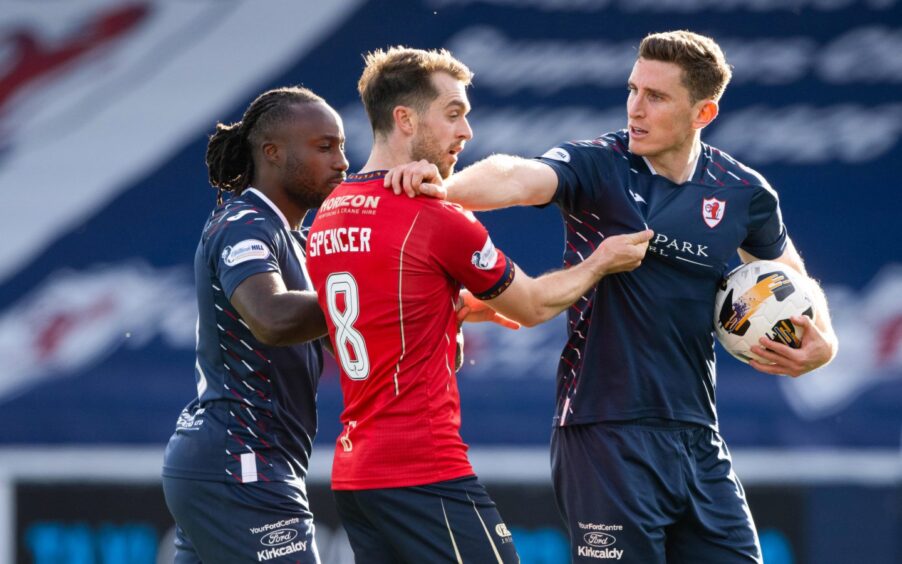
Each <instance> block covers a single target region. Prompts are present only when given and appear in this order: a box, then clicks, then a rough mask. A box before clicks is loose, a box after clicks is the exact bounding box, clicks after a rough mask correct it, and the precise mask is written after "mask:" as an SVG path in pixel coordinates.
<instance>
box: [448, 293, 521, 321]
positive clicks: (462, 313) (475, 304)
mask: <svg viewBox="0 0 902 564" xmlns="http://www.w3.org/2000/svg"><path fill="white" fill-rule="evenodd" d="M457 321H458V322H459V323H464V322H466V323H484V322H491V323H497V324H498V325H501V326H502V327H506V328H508V329H519V328H520V324H519V323H517V322H516V321H514V320H513V319H508V318H507V317H504V316H503V315H501V314H500V313H498V312H497V311H495V310H494V309H492V308H491V306H489V304H487V303H485V302H483V301H480V300H478V299H476V297H475V296H474V295H473V294H471V293H470V292H468V291H467V290H461V292H460V301H459V307H458V309H457Z"/></svg>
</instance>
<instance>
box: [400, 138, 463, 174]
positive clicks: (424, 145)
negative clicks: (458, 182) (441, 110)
mask: <svg viewBox="0 0 902 564" xmlns="http://www.w3.org/2000/svg"><path fill="white" fill-rule="evenodd" d="M447 154H448V151H447V150H445V149H442V148H441V147H439V144H438V142H437V141H436V140H435V137H433V136H432V134H431V132H429V131H428V130H426V131H422V132H421V133H420V134H419V135H417V136H416V137H414V139H413V143H412V145H411V147H410V158H411V160H414V161H418V160H421V159H425V160H426V161H429V162H430V163H432V164H434V165H435V166H436V167H437V168H438V172H439V174H440V175H441V177H442V178H443V179H447V178H448V177H449V176H451V173H452V172H454V163H451V164H448V163H447V162H446V161H445V160H444V157H445V156H447Z"/></svg>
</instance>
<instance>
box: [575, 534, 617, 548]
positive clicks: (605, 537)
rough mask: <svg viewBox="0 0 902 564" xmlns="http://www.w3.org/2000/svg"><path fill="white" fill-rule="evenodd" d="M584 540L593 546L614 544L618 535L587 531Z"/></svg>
mask: <svg viewBox="0 0 902 564" xmlns="http://www.w3.org/2000/svg"><path fill="white" fill-rule="evenodd" d="M583 540H584V541H586V544H590V545H592V546H613V545H614V543H615V542H617V537H615V536H614V535H609V534H607V533H586V534H584V535H583Z"/></svg>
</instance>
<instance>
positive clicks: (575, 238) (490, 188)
mask: <svg viewBox="0 0 902 564" xmlns="http://www.w3.org/2000/svg"><path fill="white" fill-rule="evenodd" d="M730 76H731V71H730V67H729V66H728V65H727V63H726V60H725V58H724V55H723V52H722V51H721V49H720V47H719V46H718V45H717V44H716V43H715V42H714V41H713V40H712V39H710V38H707V37H704V36H700V35H698V34H695V33H691V32H688V31H675V32H667V33H657V34H652V35H649V36H648V37H646V38H645V39H644V40H643V41H642V43H641V45H640V47H639V53H638V58H637V61H636V63H635V65H634V66H633V70H632V73H631V75H630V77H629V80H628V83H627V84H628V89H629V95H628V98H627V106H626V109H627V118H628V128H627V129H626V130H623V131H619V132H614V133H608V134H605V135H602V136H600V137H598V138H597V139H593V140H588V141H576V142H570V143H563V144H561V145H559V146H557V147H555V148H552V149H551V150H549V151H548V152H547V153H545V154H544V155H543V156H541V157H539V158H538V159H535V160H526V159H521V158H517V157H512V156H507V155H493V156H491V157H489V158H487V159H485V160H483V161H481V162H479V163H476V164H474V165H472V166H470V167H469V168H467V169H465V170H463V171H461V172H460V173H458V174H456V175H454V176H453V177H451V178H450V179H449V180H448V181H447V182H445V183H444V186H443V187H442V186H439V185H438V184H440V183H441V176H440V175H439V174H438V172H437V171H436V170H435V169H434V167H432V166H430V165H429V164H428V163H423V162H421V163H412V164H409V165H405V166H402V167H399V168H398V169H395V170H393V171H392V172H391V173H390V174H389V175H388V176H387V177H386V180H385V185H386V186H389V185H391V186H393V187H394V189H395V190H396V191H397V192H400V191H401V190H402V189H403V190H405V191H407V193H408V195H415V194H416V193H426V194H429V195H436V196H439V197H447V198H448V199H449V200H450V201H452V202H457V203H459V204H461V205H463V206H464V207H465V208H468V209H471V210H484V209H496V208H503V207H507V206H513V205H536V206H543V205H546V204H549V203H555V204H557V205H558V207H559V208H560V209H561V213H562V215H563V219H564V223H565V225H566V227H567V234H566V239H567V246H566V250H565V252H564V263H565V264H569V265H576V264H579V263H581V262H582V261H583V260H584V258H585V256H586V255H587V253H589V252H591V250H592V249H593V248H595V247H597V246H598V245H599V244H601V243H602V242H603V241H605V240H607V238H609V237H611V236H614V235H617V234H619V233H625V232H630V231H635V230H637V229H641V228H642V227H644V226H646V225H647V226H648V227H650V228H651V229H653V230H654V231H655V235H654V238H653V239H652V241H651V243H650V246H649V249H648V251H649V252H648V254H647V255H646V257H645V260H644V261H643V263H642V266H641V267H639V268H637V269H635V270H632V271H629V272H622V273H619V274H616V275H614V276H606V277H604V278H602V279H601V281H600V282H599V284H598V285H597V286H595V287H593V288H592V289H590V290H589V291H588V292H587V293H586V294H585V295H584V296H582V298H581V299H580V300H579V301H578V302H577V307H576V308H571V309H570V310H568V322H569V339H568V342H567V345H566V348H565V349H564V352H563V354H562V355H561V361H560V365H559V368H558V378H557V395H558V398H557V409H556V412H555V415H554V430H553V435H552V441H551V461H552V473H553V479H554V487H555V493H556V496H557V500H558V504H559V507H560V509H561V512H562V514H563V517H564V520H565V522H566V525H567V527H568V529H569V532H570V541H571V555H572V559H573V561H574V562H593V561H596V560H599V559H602V560H617V561H620V562H635V563H642V564H653V563H663V562H670V563H674V562H711V563H718V564H724V563H734V562H737V563H738V562H761V550H760V546H759V542H758V536H757V532H756V530H755V525H754V522H753V520H752V516H751V513H750V512H749V508H748V505H747V503H746V500H745V494H744V492H743V489H742V486H741V485H740V483H739V480H738V479H737V478H736V475H735V474H734V472H733V468H732V463H731V460H730V455H729V451H728V450H727V447H726V445H725V443H724V441H723V439H722V438H721V436H720V434H719V432H718V423H717V412H716V409H715V401H714V400H715V394H714V390H715V367H714V335H713V322H712V318H713V313H712V312H713V309H714V296H715V292H716V289H717V285H718V282H719V281H720V279H721V277H722V276H723V274H724V273H725V271H726V269H727V264H728V262H729V261H731V260H732V259H733V258H734V257H735V256H736V253H737V251H738V253H739V256H740V257H741V259H742V260H743V261H746V262H748V261H752V260H756V259H768V260H776V261H779V262H783V263H785V264H787V265H789V266H791V267H793V268H795V269H796V270H798V271H800V272H802V273H805V266H804V263H803V262H802V259H801V257H800V256H799V253H798V252H797V251H796V249H795V247H794V246H793V244H792V241H791V240H790V239H789V237H788V235H787V232H786V228H785V226H784V225H783V221H782V217H781V213H780V208H779V201H778V198H777V193H776V192H775V191H774V190H773V188H771V186H770V185H769V184H768V183H767V181H766V180H765V179H764V178H763V177H762V176H761V175H760V174H759V173H757V172H756V171H754V170H752V169H751V168H749V167H747V166H745V165H743V164H741V163H739V162H738V161H736V160H735V159H734V158H732V157H730V156H729V155H727V154H726V153H724V152H722V151H720V150H718V149H716V148H714V147H711V146H709V145H706V144H704V143H702V142H701V130H702V129H703V128H704V127H705V126H707V125H708V124H709V123H711V122H712V121H713V120H714V118H715V117H717V113H718V100H719V99H720V97H721V95H722V94H723V91H724V89H725V88H726V85H727V83H728V82H729V79H730ZM424 180H425V183H424V184H422V185H421V184H420V183H421V182H422V181H424ZM811 285H812V288H813V289H814V290H815V292H816V294H817V295H816V307H815V321H814V322H811V321H809V319H808V318H806V317H799V318H793V322H794V323H796V324H797V325H798V326H800V327H801V328H802V329H804V337H803V339H802V343H801V347H800V348H798V349H792V348H789V347H787V346H785V345H783V344H780V343H777V342H774V341H771V340H769V339H766V338H763V339H762V340H761V342H760V346H757V347H754V348H753V352H755V353H756V354H758V355H760V356H761V357H763V358H764V359H766V360H767V361H768V362H767V363H761V362H757V361H754V360H753V361H751V363H750V364H751V365H752V366H753V367H754V368H755V369H757V370H759V371H761V372H765V373H768V374H786V375H790V376H799V375H801V374H804V373H807V372H810V371H812V370H815V369H816V368H818V367H820V366H823V365H824V364H826V363H828V362H830V360H831V359H832V358H833V357H834V356H835V354H836V350H837V340H836V336H835V334H834V332H833V329H832V326H831V323H830V317H829V312H828V309H827V303H826V300H825V299H824V297H823V293H822V292H821V290H820V288H819V287H818V285H817V284H816V283H815V282H814V281H812V282H811Z"/></svg>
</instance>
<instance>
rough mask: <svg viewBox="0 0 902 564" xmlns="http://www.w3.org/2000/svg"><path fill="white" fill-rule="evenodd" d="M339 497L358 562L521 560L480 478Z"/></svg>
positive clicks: (487, 562) (491, 563) (483, 563)
mask: <svg viewBox="0 0 902 564" xmlns="http://www.w3.org/2000/svg"><path fill="white" fill-rule="evenodd" d="M334 494H335V503H336V506H337V507H338V514H339V515H340V516H341V521H342V524H343V525H344V528H345V530H346V531H347V533H348V540H350V541H351V548H353V549H354V558H355V560H356V561H357V562H365V563H366V564H401V563H405V562H406V563H408V564H424V563H427V562H428V563H429V564H438V563H443V562H466V563H468V564H469V563H471V562H472V563H478V564H495V563H499V564H500V563H517V562H519V561H520V558H519V556H517V550H516V549H515V548H514V542H513V537H512V536H511V534H510V531H508V529H507V526H506V525H505V524H504V521H502V520H501V515H500V514H499V513H498V509H497V508H496V507H495V503H494V502H493V501H492V500H491V499H490V498H489V495H488V494H487V493H486V491H485V488H484V487H483V486H482V484H480V483H479V481H478V480H477V479H476V477H474V476H471V477H468V478H459V479H456V480H448V481H446V482H437V483H435V484H429V485H425V486H414V487H409V488H386V489H375V490H353V491H344V490H341V491H338V490H337V491H335V492H334Z"/></svg>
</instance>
